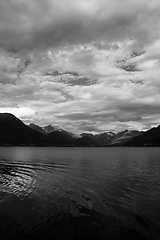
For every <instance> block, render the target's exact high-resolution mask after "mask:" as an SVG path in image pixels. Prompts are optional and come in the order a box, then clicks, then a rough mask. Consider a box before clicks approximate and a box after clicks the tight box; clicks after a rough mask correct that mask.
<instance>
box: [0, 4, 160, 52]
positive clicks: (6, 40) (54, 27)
mask: <svg viewBox="0 0 160 240" xmlns="http://www.w3.org/2000/svg"><path fill="white" fill-rule="evenodd" d="M158 6H159V2H158V1H157V0H153V1H152V3H149V2H148V1H147V0H143V1H142V2H141V3H139V2H137V1H133V0H127V1H126V0H124V1H123V4H119V1H118V0H116V1H114V3H113V2H112V1H110V0H107V1H106V0H93V1H87V0H83V1H79V2H78V1H74V0H67V1H64V0H62V1H59V0H53V1H51V0H47V1H45V2H44V1H42V0H40V1H37V0H32V1H31V0H28V1H24V0H17V1H15V0H10V1H6V0H1V2H0V36H1V38H0V46H2V47H5V48H7V49H13V50H16V49H22V48H25V47H26V48H30V47H38V46H39V47H42V46H53V47H56V46H62V45H72V44H80V43H81V44H85V43H88V42H91V41H97V40H105V41H106V39H107V40H108V41H109V42H110V41H117V40H122V39H128V38H136V39H139V41H142V42H145V41H146V40H147V41H148V38H147V36H149V35H150V34H151V31H152V27H155V26H156V24H158V22H159V13H160V11H159V8H158ZM148 17H149V21H148ZM144 37H145V38H144ZM105 46H106V47H107V44H106V45H105ZM114 46H116V45H114Z"/></svg>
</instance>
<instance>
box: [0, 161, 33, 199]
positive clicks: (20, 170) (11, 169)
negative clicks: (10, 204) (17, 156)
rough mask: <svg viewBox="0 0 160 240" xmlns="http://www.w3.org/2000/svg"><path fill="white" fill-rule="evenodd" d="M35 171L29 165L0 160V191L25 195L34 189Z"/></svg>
mask: <svg viewBox="0 0 160 240" xmlns="http://www.w3.org/2000/svg"><path fill="white" fill-rule="evenodd" d="M35 183H36V179H35V172H34V170H33V167H32V166H31V165H25V164H23V165H22V164H19V163H18V162H15V163H11V162H6V161H5V160H1V162H0V192H1V193H10V194H16V195H17V196H21V195H22V196H27V195H28V194H29V193H31V192H32V191H33V190H34V185H35Z"/></svg>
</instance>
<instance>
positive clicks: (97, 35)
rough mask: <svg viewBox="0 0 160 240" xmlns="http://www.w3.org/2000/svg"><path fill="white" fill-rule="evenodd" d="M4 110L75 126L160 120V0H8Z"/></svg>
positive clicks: (1, 15) (0, 49)
mask: <svg viewBox="0 0 160 240" xmlns="http://www.w3.org/2000/svg"><path fill="white" fill-rule="evenodd" d="M0 112H10V113H13V114H14V115H16V116H17V117H19V118H20V119H21V120H23V121H24V122H25V123H26V124H29V123H31V122H34V123H35V124H38V125H40V126H44V125H47V124H56V125H57V124H58V125H60V126H61V127H63V128H65V129H68V130H70V131H73V132H86V131H91V132H102V131H110V130H111V131H115V132H119V131H121V130H124V129H126V128H127V129H140V130H147V129H149V128H151V127H153V126H157V125H159V124H160V1H159V0H141V1H139V0H27V1H26V0H0Z"/></svg>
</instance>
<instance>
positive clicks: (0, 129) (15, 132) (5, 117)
mask: <svg viewBox="0 0 160 240" xmlns="http://www.w3.org/2000/svg"><path fill="white" fill-rule="evenodd" d="M44 143H45V139H44V137H43V135H42V134H41V133H39V132H37V131H35V130H33V129H31V128H29V127H28V126H26V125H25V124H24V123H23V122H22V121H21V120H20V119H18V118H16V117H15V116H14V115H12V114H10V113H0V144H1V145H3V144H10V145H23V144H27V145H28V144H39V145H41V144H44Z"/></svg>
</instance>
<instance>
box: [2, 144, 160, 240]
mask: <svg viewBox="0 0 160 240" xmlns="http://www.w3.org/2000/svg"><path fill="white" fill-rule="evenodd" d="M159 159H160V149H159V148H148V149H147V148H143V149H142V148H0V216H1V218H0V225H1V228H0V235H1V236H3V238H1V239H160V205H159V200H160V161H159Z"/></svg>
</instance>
